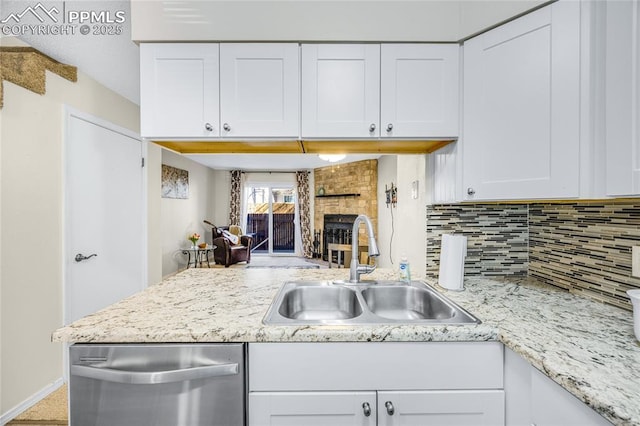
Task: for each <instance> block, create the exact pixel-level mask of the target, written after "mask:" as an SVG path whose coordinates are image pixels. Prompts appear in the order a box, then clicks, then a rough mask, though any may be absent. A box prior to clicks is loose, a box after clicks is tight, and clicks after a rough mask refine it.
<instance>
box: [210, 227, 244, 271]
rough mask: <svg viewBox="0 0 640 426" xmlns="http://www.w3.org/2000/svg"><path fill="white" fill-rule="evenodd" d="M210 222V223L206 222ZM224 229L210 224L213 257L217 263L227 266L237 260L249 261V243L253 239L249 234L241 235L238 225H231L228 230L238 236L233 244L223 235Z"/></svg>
mask: <svg viewBox="0 0 640 426" xmlns="http://www.w3.org/2000/svg"><path fill="white" fill-rule="evenodd" d="M208 224H211V223H208ZM223 231H226V230H225V229H222V228H218V227H216V226H212V234H213V245H214V246H215V248H214V250H213V259H214V260H215V262H216V263H217V264H220V265H224V266H225V268H228V267H229V266H230V265H233V264H235V263H238V262H247V264H248V263H249V262H251V244H252V243H253V239H252V238H251V237H250V236H249V235H242V230H241V229H240V227H239V226H235V225H231V226H230V227H229V231H228V232H230V233H231V234H233V235H235V236H237V237H238V242H237V243H236V244H234V243H233V242H232V241H231V240H230V238H227V237H226V236H225V235H223Z"/></svg>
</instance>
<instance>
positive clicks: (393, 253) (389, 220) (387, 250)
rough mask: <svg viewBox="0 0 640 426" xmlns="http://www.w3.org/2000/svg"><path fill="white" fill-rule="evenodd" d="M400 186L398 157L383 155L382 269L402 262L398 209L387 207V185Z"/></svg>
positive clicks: (380, 183) (380, 184)
mask: <svg viewBox="0 0 640 426" xmlns="http://www.w3.org/2000/svg"><path fill="white" fill-rule="evenodd" d="M392 182H393V184H394V185H396V186H397V185H398V157H397V156H396V155H383V156H382V157H380V158H379V159H378V235H377V236H376V237H377V239H378V248H379V249H380V257H379V258H378V266H379V267H380V268H394V269H397V268H398V262H399V260H400V258H399V256H400V253H398V248H397V247H398V232H397V231H398V230H397V226H398V222H399V221H400V218H398V209H397V208H391V205H389V207H387V204H386V194H385V185H386V186H387V187H388V188H389V187H391V183H392Z"/></svg>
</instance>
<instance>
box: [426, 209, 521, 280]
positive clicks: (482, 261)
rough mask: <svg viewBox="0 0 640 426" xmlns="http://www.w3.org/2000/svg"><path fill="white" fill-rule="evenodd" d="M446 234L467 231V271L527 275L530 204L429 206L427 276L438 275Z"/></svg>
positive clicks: (473, 273) (465, 232)
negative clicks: (441, 243)
mask: <svg viewBox="0 0 640 426" xmlns="http://www.w3.org/2000/svg"><path fill="white" fill-rule="evenodd" d="M442 234H454V235H465V236H466V237H467V258H466V259H465V268H464V272H465V275H482V276H498V275H527V270H528V259H529V254H528V250H529V235H528V234H529V232H528V224H527V206H526V205H524V204H523V205H521V204H505V205H495V204H449V205H438V206H428V207H427V276H430V277H434V278H435V277H437V276H438V268H439V267H440V242H441V240H442Z"/></svg>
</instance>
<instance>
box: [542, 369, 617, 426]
mask: <svg viewBox="0 0 640 426" xmlns="http://www.w3.org/2000/svg"><path fill="white" fill-rule="evenodd" d="M531 416H532V420H533V421H532V424H535V425H536V426H556V425H563V426H609V425H611V423H610V422H609V421H607V420H606V419H605V418H604V417H602V416H601V415H599V414H598V413H597V412H595V411H594V410H592V409H591V408H589V407H588V406H587V405H586V404H584V403H582V402H581V401H580V400H578V399H577V398H576V397H574V396H573V395H571V394H570V393H569V392H567V391H566V390H564V389H562V387H561V386H560V385H558V384H557V383H555V382H554V381H553V380H551V379H550V378H548V377H547V376H545V375H544V374H542V373H541V372H539V371H538V370H536V369H535V368H533V367H531Z"/></svg>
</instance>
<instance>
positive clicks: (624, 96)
mask: <svg viewBox="0 0 640 426" xmlns="http://www.w3.org/2000/svg"><path fill="white" fill-rule="evenodd" d="M606 36H607V42H606V52H607V53H606V153H607V155H606V157H607V165H606V174H607V178H606V182H607V183H606V191H607V195H611V196H624V195H639V194H640V3H639V2H638V1H630V0H621V1H611V2H607V25H606Z"/></svg>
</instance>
